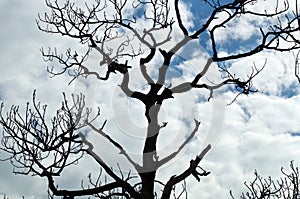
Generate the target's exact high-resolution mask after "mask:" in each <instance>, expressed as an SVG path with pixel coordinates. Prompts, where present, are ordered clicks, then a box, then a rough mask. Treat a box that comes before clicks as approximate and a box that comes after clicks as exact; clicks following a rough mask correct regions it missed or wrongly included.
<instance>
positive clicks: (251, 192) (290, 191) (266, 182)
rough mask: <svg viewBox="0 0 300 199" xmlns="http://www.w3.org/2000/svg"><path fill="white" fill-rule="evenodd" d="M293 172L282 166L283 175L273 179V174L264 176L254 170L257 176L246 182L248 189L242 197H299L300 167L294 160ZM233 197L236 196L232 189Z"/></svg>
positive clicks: (250, 198)
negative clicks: (299, 167) (296, 165)
mask: <svg viewBox="0 0 300 199" xmlns="http://www.w3.org/2000/svg"><path fill="white" fill-rule="evenodd" d="M290 170H291V172H287V171H286V170H285V169H284V168H283V167H281V173H282V174H283V177H281V178H280V179H278V180H274V179H272V177H271V176H269V177H268V178H264V177H262V176H261V175H259V174H258V172H257V171H255V172H254V175H255V178H254V180H253V181H252V182H250V183H247V182H245V183H244V184H245V186H246V187H247V189H248V191H247V192H246V193H242V195H241V196H240V198H241V199H258V198H274V199H276V198H284V199H292V198H295V199H297V198H299V194H300V193H299V182H300V179H299V169H298V167H295V166H294V163H293V161H292V162H291V163H290ZM230 194H231V197H232V198H234V196H233V194H232V192H231V191H230Z"/></svg>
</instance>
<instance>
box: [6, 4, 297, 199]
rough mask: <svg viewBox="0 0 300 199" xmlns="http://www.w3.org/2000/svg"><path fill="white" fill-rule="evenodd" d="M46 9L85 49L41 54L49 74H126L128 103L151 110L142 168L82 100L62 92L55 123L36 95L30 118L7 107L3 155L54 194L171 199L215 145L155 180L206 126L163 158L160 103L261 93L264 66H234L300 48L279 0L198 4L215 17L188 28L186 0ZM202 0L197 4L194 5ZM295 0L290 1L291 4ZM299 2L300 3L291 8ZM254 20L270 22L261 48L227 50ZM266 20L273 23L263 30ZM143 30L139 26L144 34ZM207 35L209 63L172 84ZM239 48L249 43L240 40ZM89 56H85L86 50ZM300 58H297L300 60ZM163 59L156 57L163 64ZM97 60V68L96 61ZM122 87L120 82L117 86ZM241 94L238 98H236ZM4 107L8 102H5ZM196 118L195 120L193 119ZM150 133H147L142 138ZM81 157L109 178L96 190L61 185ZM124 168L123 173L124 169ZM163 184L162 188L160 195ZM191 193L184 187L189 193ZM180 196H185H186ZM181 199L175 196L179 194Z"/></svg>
mask: <svg viewBox="0 0 300 199" xmlns="http://www.w3.org/2000/svg"><path fill="white" fill-rule="evenodd" d="M45 2H46V5H47V7H48V8H49V12H46V13H45V14H43V15H39V16H38V20H37V25H38V28H39V29H40V30H41V31H44V32H46V33H51V34H58V35H62V36H64V37H68V38H71V39H74V41H79V42H80V44H82V49H80V51H75V50H72V49H68V50H67V51H66V52H65V53H63V54H60V53H58V52H57V50H56V49H49V50H48V51H47V50H44V49H42V50H41V52H42V55H43V57H44V59H45V61H56V62H58V63H59V65H60V66H57V65H56V66H55V67H49V68H48V72H49V73H50V74H51V75H52V76H57V75H62V74H65V73H67V74H69V75H70V76H71V77H72V80H71V81H70V83H71V82H73V81H74V80H76V79H78V78H82V77H83V78H87V77H94V78H96V79H97V80H99V81H107V80H109V79H110V78H111V77H112V76H114V75H116V74H117V75H121V76H122V81H121V83H120V85H119V86H120V89H121V90H122V92H123V93H124V94H125V95H126V96H127V97H129V98H134V99H136V100H138V101H140V102H142V103H143V105H144V108H145V109H144V110H145V112H144V115H145V118H146V120H147V124H148V126H147V132H146V134H147V136H146V137H145V140H144V146H143V150H142V153H141V154H142V155H141V156H142V157H141V159H142V163H141V164H140V163H138V162H136V161H135V160H134V159H133V158H132V157H131V156H130V154H128V152H127V151H126V147H124V146H121V144H120V142H119V141H118V140H116V139H114V138H113V137H111V136H110V133H109V132H106V131H105V130H104V127H105V124H106V122H104V123H103V125H102V126H101V127H98V126H96V125H95V124H94V121H95V120H96V119H97V118H98V117H99V116H100V111H99V110H98V112H96V113H95V112H92V110H91V109H90V108H87V107H86V106H85V96H84V95H82V94H79V95H76V94H74V95H73V96H72V101H71V103H70V102H69V101H68V100H67V97H66V96H65V95H64V99H63V102H62V106H61V107H60V108H59V109H58V110H57V112H56V115H55V116H54V117H53V118H52V119H51V120H49V119H47V118H46V109H47V106H46V105H42V104H41V103H40V102H37V100H36V94H35V92H34V94H33V103H32V106H30V105H29V103H28V104H27V106H26V111H25V114H24V116H23V115H22V114H21V112H20V111H19V107H18V106H13V107H12V108H11V109H10V111H9V112H8V113H7V115H5V114H4V113H3V108H2V109H1V119H0V123H1V124H2V126H3V129H4V132H3V137H2V142H1V143H2V150H4V151H6V152H7V153H8V154H10V157H9V158H8V160H10V161H11V163H12V165H13V166H14V168H15V171H14V172H15V173H17V174H24V175H29V174H32V175H36V176H40V177H43V178H45V179H47V181H48V186H49V194H50V196H52V195H53V196H62V197H63V198H74V197H77V196H95V197H100V198H136V199H137V198H143V199H153V198H162V199H167V198H170V197H171V196H172V195H171V193H172V191H174V187H175V186H176V185H177V184H179V183H184V182H185V180H186V179H187V178H188V177H189V176H192V177H194V178H195V179H196V180H197V181H200V178H201V177H203V176H207V175H208V174H209V172H207V171H206V170H204V169H203V168H201V167H200V165H199V164H200V162H201V160H202V159H203V158H204V156H205V155H206V154H207V152H208V151H209V150H210V149H211V145H210V144H208V145H207V146H204V148H203V149H202V150H200V151H199V153H198V154H195V157H194V158H193V159H191V160H190V164H189V167H187V168H183V169H182V172H181V173H175V174H174V175H173V176H171V177H170V178H169V180H167V181H166V182H160V181H158V180H157V176H156V175H157V171H158V169H159V168H161V167H162V166H163V165H164V164H166V163H167V162H169V161H170V160H171V159H173V158H174V157H175V156H177V155H178V154H179V153H180V152H181V150H182V149H183V148H184V147H186V145H187V143H188V142H190V141H191V139H193V137H194V136H195V134H196V132H197V131H198V128H199V125H200V122H199V121H197V120H195V127H194V130H193V131H192V132H191V133H190V135H189V136H188V137H187V138H186V140H184V141H183V142H182V144H181V145H180V146H179V147H178V149H177V150H175V151H174V152H173V153H171V154H169V155H167V156H165V157H162V158H161V157H160V156H159V154H157V140H158V138H159V135H160V133H161V129H163V128H164V127H166V125H167V123H161V121H160V120H159V118H158V115H159V112H160V111H161V107H162V104H163V102H165V101H167V100H172V99H174V98H175V97H176V96H177V95H180V94H181V93H186V92H189V91H190V90H191V89H195V90H197V92H200V91H203V90H204V91H208V92H209V96H208V100H210V99H211V98H213V97H214V92H215V91H216V90H218V89H221V88H225V87H226V86H227V87H231V88H232V89H234V90H235V91H236V93H237V95H236V97H238V96H239V95H240V94H245V95H248V94H250V93H253V92H256V91H257V90H256V89H255V88H253V85H252V80H253V78H255V77H256V76H257V75H258V74H259V73H260V72H261V71H262V70H263V68H264V65H263V66H261V67H257V66H255V65H254V66H253V67H252V72H251V73H250V74H248V76H247V78H242V77H237V76H236V75H235V74H233V73H231V72H230V61H232V60H235V59H241V58H245V57H249V56H252V55H254V54H257V53H260V52H261V51H263V50H274V51H294V50H297V49H299V48H300V42H299V41H300V38H299V31H300V26H299V25H300V19H299V13H298V11H299V10H298V6H297V5H298V1H297V0H296V1H289V0H283V1H279V0H274V1H272V3H271V5H272V7H270V9H269V10H262V11H259V10H256V9H257V6H258V5H263V4H265V3H266V1H263V0H261V1H259V0H239V1H236V0H235V1H225V0H224V1H220V0H201V1H198V2H197V4H200V5H201V6H203V7H205V8H207V12H209V13H210V15H209V16H208V17H207V18H205V20H202V21H201V22H199V24H197V27H196V28H190V27H189V26H188V24H187V23H186V22H185V20H184V18H183V17H182V16H183V13H182V11H181V7H180V6H181V4H180V2H179V0H174V1H172V2H171V1H168V0H165V1H164V0H149V1H142V0H136V1H127V0H106V1H101V0H94V1H93V2H92V3H90V2H86V3H78V4H77V3H75V2H71V1H70V0H66V1H65V2H60V1H58V0H53V1H52V0H45ZM194 4H195V3H194ZM292 4H293V5H292ZM294 5H296V7H294ZM247 16H255V17H257V18H259V19H262V20H265V21H266V23H265V24H264V25H259V24H258V25H257V26H256V28H257V31H258V32H259V36H258V39H257V41H259V42H258V43H256V44H254V45H255V46H254V47H253V48H244V51H241V50H240V51H232V52H231V51H229V52H226V53H224V49H223V48H221V46H220V43H219V40H218V36H219V35H220V33H222V32H224V31H225V32H226V31H229V30H230V29H229V28H227V27H230V24H231V23H233V22H236V21H237V20H239V19H240V18H242V17H247ZM266 24H267V25H266ZM141 27H142V28H141ZM204 36H209V42H210V45H209V47H210V49H209V53H210V55H209V57H207V63H206V64H205V65H204V66H202V65H200V66H198V68H199V71H196V72H197V74H196V75H195V76H194V77H192V78H191V79H190V80H187V81H185V82H181V83H178V84H177V85H167V84H168V81H169V80H168V75H167V74H168V71H169V70H170V68H171V67H172V65H173V64H174V63H176V60H175V55H176V53H179V52H180V51H184V50H185V47H186V46H187V45H188V44H189V43H191V42H193V41H198V40H199V39H200V38H202V37H204ZM234 45H237V46H242V45H243V41H240V42H235V44H234ZM84 50H85V52H83V51H84ZM91 53H97V55H98V60H99V66H96V67H95V66H92V65H90V64H91V63H90V62H89V58H90V55H91ZM295 55H296V57H295V75H296V77H298V75H299V73H298V67H299V63H298V56H297V54H295ZM298 55H299V54H298ZM157 60H158V61H157ZM213 63H216V64H218V67H219V70H220V74H221V77H222V80H221V81H220V82H215V81H205V80H207V74H208V71H209V70H210V69H211V68H212V65H213ZM94 64H95V63H94ZM153 64H155V65H156V66H157V67H156V72H157V75H154V74H153V73H151V72H149V66H150V65H153ZM134 68H136V69H139V71H140V73H141V75H142V77H143V79H144V81H145V83H146V84H147V85H148V90H147V91H138V90H132V89H131V88H130V84H129V81H130V79H131V80H132V79H134V77H132V76H130V70H131V69H134ZM118 83H119V82H116V84H115V85H116V86H118ZM235 100H236V98H234V99H233V100H232V102H233V101H235ZM2 107H3V105H2ZM190 119H191V120H192V118H190ZM84 129H90V130H92V131H93V132H95V133H98V134H100V135H101V136H102V137H103V138H104V139H105V140H107V141H109V142H110V143H111V144H112V145H113V146H114V147H115V148H116V149H118V150H119V151H120V155H122V156H124V157H125V158H126V159H127V161H128V162H129V163H130V164H131V165H132V166H133V167H134V169H135V170H136V173H137V174H138V176H137V177H138V179H139V180H138V182H137V181H136V180H133V179H136V178H134V177H136V176H132V175H131V174H130V173H129V174H128V175H127V176H126V175H125V174H123V173H122V172H118V173H117V172H115V171H114V170H113V169H112V168H111V167H110V165H108V164H107V163H105V160H104V159H103V158H101V154H97V153H95V152H94V151H93V145H92V143H90V142H89V140H87V139H86V137H85V135H84V133H83V132H84ZM141 133H143V132H141ZM83 156H90V157H92V158H93V159H94V160H95V161H96V162H97V163H98V164H99V166H100V167H101V168H102V170H104V171H105V174H106V176H108V177H109V180H104V181H101V180H100V179H98V180H97V181H96V182H94V181H93V180H92V177H91V176H89V181H90V184H91V185H90V186H89V187H83V188H82V189H81V190H65V189H60V188H58V186H57V184H56V183H55V181H54V180H55V178H57V177H59V176H60V175H61V173H62V172H63V171H64V170H65V168H66V167H69V166H72V165H74V164H75V163H77V162H78V161H80V160H81V158H82V157H83ZM120 171H121V169H120ZM157 183H158V184H161V185H162V187H163V188H162V190H161V191H158V190H156V189H155V184H157ZM184 192H186V188H185V186H183V191H182V193H184ZM180 195H181V194H179V196H177V197H178V198H179V197H180ZM175 197H176V196H175Z"/></svg>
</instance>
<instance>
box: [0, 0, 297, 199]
mask: <svg viewBox="0 0 300 199" xmlns="http://www.w3.org/2000/svg"><path fill="white" fill-rule="evenodd" d="M190 2H193V1H190ZM270 2H272V1H265V3H264V6H261V7H260V8H259V9H263V7H266V8H268V7H269V6H270V5H269V3H270ZM291 6H294V5H291ZM188 8H194V9H197V7H189V5H186V6H185V7H183V8H182V9H183V10H185V9H188ZM45 9H46V8H45V6H44V2H43V1H25V0H2V1H1V2H0V25H1V29H0V43H1V47H0V60H1V61H0V68H1V72H0V100H1V102H4V104H5V108H6V110H7V109H8V108H9V107H10V106H11V105H12V104H17V105H20V107H25V105H26V102H27V101H31V98H32V92H33V90H34V89H37V96H38V99H39V100H40V101H42V102H44V103H47V104H49V107H50V108H49V109H50V112H51V111H53V110H55V109H56V107H58V105H59V104H60V100H61V99H62V94H61V93H62V92H66V93H67V94H70V93H72V92H73V91H75V92H78V91H81V89H82V87H86V88H88V93H87V96H89V99H88V100H89V103H91V104H92V105H93V106H96V105H97V106H100V107H101V108H102V110H103V111H102V115H103V118H101V119H102V120H99V122H103V121H104V119H108V121H109V122H108V126H107V129H108V130H110V131H113V132H119V131H120V129H121V130H122V132H123V134H113V135H114V136H115V138H116V139H118V140H119V139H120V140H123V141H121V143H122V144H124V145H127V146H128V148H129V149H128V150H129V152H131V153H132V154H133V155H134V151H135V150H136V148H138V147H142V142H141V139H140V138H141V136H140V135H139V134H130V133H132V132H138V131H136V130H143V129H144V128H145V120H143V119H141V118H143V117H142V115H143V112H142V111H143V107H142V106H140V104H135V103H134V101H129V102H128V101H126V100H125V102H126V103H129V107H130V108H129V109H128V112H127V108H124V106H122V105H123V104H124V97H122V96H120V95H118V93H119V90H118V89H115V88H114V87H113V88H112V87H111V86H112V85H113V82H114V81H119V80H120V76H116V77H113V78H112V80H110V81H108V82H107V83H105V84H102V83H101V84H100V83H98V82H95V80H94V79H88V80H86V82H85V84H79V83H74V84H71V85H70V86H68V85H67V84H68V81H69V80H70V78H68V77H67V76H60V77H55V78H52V79H50V78H49V74H48V73H47V72H46V66H47V64H48V63H45V62H43V60H42V56H41V53H40V51H39V49H40V48H41V47H48V46H52V47H53V46H56V47H57V48H58V49H62V50H63V49H66V48H68V47H70V46H73V45H74V41H73V43H72V41H71V40H66V39H65V38H61V37H57V36H53V35H48V34H45V33H42V32H40V31H38V29H37V27H36V24H35V19H36V18H37V13H39V12H40V13H42V12H43V11H44V10H45ZM192 11H193V10H192ZM183 13H184V19H185V20H193V19H194V20H197V19H198V18H196V16H195V15H193V14H192V13H191V12H187V11H186V12H183ZM197 17H199V16H197ZM254 23H255V24H263V23H264V21H259V20H258V19H251V18H249V19H241V25H240V24H233V25H232V27H234V25H236V26H238V27H239V28H238V29H235V28H232V29H231V30H232V31H230V32H229V33H227V34H220V36H219V37H218V39H219V40H218V41H220V42H221V44H222V47H223V48H224V50H226V49H231V48H234V49H239V48H245V45H242V46H234V45H232V43H229V42H228V40H230V39H236V41H245V43H247V45H248V44H249V41H247V40H248V39H249V38H251V36H253V35H255V34H256V33H257V32H256V30H255V29H254V28H253V26H252V24H254ZM193 25H194V24H193V23H191V22H190V28H191V29H192V28H193ZM237 30H238V31H237ZM76 42H77V41H75V43H76ZM251 42H255V41H251ZM251 42H250V43H251ZM200 43H201V45H202V47H201V48H200V50H195V51H193V50H191V51H185V52H182V53H181V55H180V57H182V59H183V61H181V62H180V63H179V65H178V66H177V68H176V70H175V69H174V74H175V73H176V74H177V75H178V74H179V75H178V76H180V74H182V77H178V78H175V79H174V81H175V82H176V81H180V80H184V79H188V78H189V77H190V76H191V75H192V74H193V73H194V74H195V73H196V71H193V68H192V69H189V70H190V71H189V70H188V71H185V69H186V68H187V66H190V65H193V67H194V68H197V66H198V65H203V64H205V63H206V58H207V54H206V52H204V51H205V45H206V40H205V38H204V39H203V40H201V42H200ZM234 44H238V42H234ZM197 45H198V44H192V45H191V47H192V48H190V49H194V48H195V47H197ZM201 53H202V54H201ZM265 58H267V65H266V67H265V69H264V71H263V72H262V73H261V74H260V75H259V76H257V78H256V79H255V82H254V85H255V86H256V88H258V89H259V90H260V91H261V92H259V93H256V94H253V95H249V96H241V97H240V98H238V100H237V101H236V102H235V103H233V104H232V105H230V106H223V105H222V102H224V103H227V102H230V100H231V99H233V98H234V96H235V94H233V93H232V92H230V91H227V92H225V93H224V94H223V95H221V96H220V97H219V98H218V99H219V101H218V100H216V101H215V102H214V101H211V102H207V101H204V100H203V99H204V98H203V96H204V97H205V96H207V94H204V95H203V94H202V93H200V92H199V91H194V90H193V91H192V92H191V94H189V95H181V96H177V97H176V100H175V101H174V102H166V104H168V105H170V107H171V108H169V109H167V108H166V109H164V112H163V114H162V118H163V119H164V120H167V121H168V122H169V124H168V131H169V132H175V133H173V134H172V135H170V134H164V135H162V137H161V140H160V142H159V146H160V149H161V153H162V154H164V153H167V152H168V151H172V149H174V148H175V147H176V146H178V144H179V143H181V142H180V138H182V140H183V138H184V137H185V136H186V135H188V133H189V132H190V130H191V129H193V127H194V126H193V122H185V120H183V119H182V118H189V119H190V120H191V121H193V117H195V118H196V119H198V120H199V121H201V128H200V132H199V135H198V137H197V139H195V140H194V141H193V142H192V143H191V144H190V145H189V147H188V149H187V150H185V151H184V153H183V154H182V155H181V156H180V157H178V159H176V161H175V162H173V163H170V164H169V165H167V166H166V167H165V168H163V169H162V170H161V171H159V174H160V175H161V179H167V178H169V177H170V175H172V172H176V171H178V169H179V170H180V169H181V170H182V169H184V168H186V167H187V166H188V164H189V161H188V160H189V159H190V158H193V157H194V156H195V155H196V154H197V153H199V152H200V150H201V147H203V145H204V143H205V142H208V141H212V142H213V144H214V147H213V149H212V150H211V151H210V153H209V154H208V155H207V156H206V157H205V160H203V161H202V163H201V166H203V168H205V169H207V170H209V171H211V172H212V173H211V175H209V176H208V177H206V178H203V179H202V180H201V182H200V183H196V180H195V179H194V178H192V177H191V178H189V179H188V182H187V183H188V185H189V190H190V195H189V197H190V198H198V197H197V196H199V194H201V196H202V198H207V199H209V198H220V197H223V198H229V190H230V189H232V190H233V193H234V194H235V195H236V197H238V196H239V194H240V193H241V191H242V190H243V182H244V181H251V180H252V179H253V172H254V169H257V170H258V172H259V173H261V174H262V175H263V176H266V177H267V176H269V175H271V176H274V178H276V177H278V176H279V175H280V168H281V166H284V167H286V168H287V169H288V166H289V163H290V161H291V160H295V165H300V164H299V160H297V157H299V149H300V136H299V134H300V123H299V121H298V119H299V118H300V112H299V111H298V110H300V95H299V88H300V87H299V86H298V82H297V80H296V78H295V77H294V71H293V70H294V68H293V64H294V60H293V56H292V55H291V54H288V53H275V52H262V53H260V54H259V55H257V56H253V57H250V58H246V59H241V60H237V61H235V62H234V63H233V65H232V70H233V71H234V72H235V73H236V74H240V75H241V76H244V75H245V74H247V72H249V69H251V66H252V64H253V62H255V63H256V64H257V65H258V66H261V65H262V64H263V63H264V62H265ZM92 59H93V57H92ZM94 59H95V58H94ZM215 71H216V70H215ZM134 73H135V71H134V70H133V71H132V74H134ZM176 74H175V75H176ZM214 74H215V72H212V76H213V75H214ZM132 76H134V75H132ZM135 82H136V83H138V82H139V80H136V81H135ZM142 86H143V85H140V87H142ZM137 87H138V86H137ZM98 91H101V92H98ZM112 91H113V92H112ZM112 99H114V100H112ZM122 100H123V101H122ZM220 103H221V104H220ZM119 106H120V107H119ZM112 107H114V108H112ZM224 108H225V110H226V113H225V118H224V120H223V119H222V114H223V111H222V110H223V109H224ZM119 110H122V111H119ZM116 113H117V114H116ZM128 116H129V119H130V122H131V123H128V121H127V120H125V119H128ZM214 117H216V118H217V119H216V118H214ZM218 118H221V119H218ZM178 121H179V122H181V126H180V128H178V126H176V124H177V123H178ZM182 121H184V122H182ZM212 121H214V122H216V121H217V122H218V123H217V124H215V123H214V124H213V125H212V124H211V122H212ZM215 126H217V127H216V129H217V130H216V129H215V132H214V135H212V137H209V134H208V132H210V131H209V129H210V128H212V127H215ZM218 128H222V130H221V131H218ZM132 129H134V131H132ZM168 131H167V130H166V132H165V133H167V132H168ZM124 132H125V133H124ZM182 132H184V133H182ZM206 136H208V137H206ZM213 136H215V137H213ZM128 138H130V139H128ZM131 138H133V139H131ZM97 139H98V140H97ZM90 140H93V141H95V142H96V141H99V138H96V137H93V135H90ZM176 144H177V145H176ZM98 145H100V146H99V147H100V148H98V152H99V153H100V152H101V147H103V148H104V147H106V145H108V143H105V142H104V143H102V142H101V143H100V144H98ZM96 150H97V148H96ZM113 154H114V151H112V152H111V153H106V154H104V157H106V158H107V159H112V160H110V161H111V164H112V165H113V164H114V163H115V161H122V160H121V159H118V158H116V159H113V158H112V157H113ZM117 154H118V152H116V153H115V155H117ZM2 155H3V154H1V157H2ZM92 163H93V162H92V161H90V160H89V161H88V160H85V159H84V162H83V163H82V164H81V165H78V166H75V168H74V169H73V170H70V171H68V172H65V173H64V177H63V179H62V180H60V181H58V182H60V183H61V184H63V185H62V186H65V187H68V186H69V185H70V187H72V186H73V185H74V186H80V180H81V179H82V178H85V177H86V176H87V175H88V173H89V171H97V167H96V166H91V165H90V164H92ZM114 166H115V164H114ZM74 171H76V173H75V174H74ZM12 172H13V168H12V166H11V165H10V164H9V162H0V198H1V194H7V196H9V197H10V198H21V196H25V198H36V199H41V198H45V197H46V191H47V183H46V180H45V179H39V178H38V177H34V178H33V177H30V176H29V177H28V176H20V175H18V176H15V175H13V174H12ZM72 172H73V173H72ZM74 183H75V184H74Z"/></svg>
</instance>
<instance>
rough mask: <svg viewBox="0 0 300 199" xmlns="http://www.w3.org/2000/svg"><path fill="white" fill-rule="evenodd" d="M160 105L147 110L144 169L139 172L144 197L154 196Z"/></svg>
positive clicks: (145, 198) (146, 198) (151, 198)
mask: <svg viewBox="0 0 300 199" xmlns="http://www.w3.org/2000/svg"><path fill="white" fill-rule="evenodd" d="M159 110H160V105H153V106H152V107H151V108H150V109H149V110H146V113H148V114H146V117H147V119H148V129H147V137H146V140H145V145H144V150H143V169H142V171H141V173H140V174H139V175H140V177H141V181H142V189H141V195H142V197H143V199H153V198H154V182H155V175H156V171H157V165H156V161H157V158H158V157H157V155H156V143H157V137H158V134H159V130H160V127H159V125H158V112H159Z"/></svg>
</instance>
